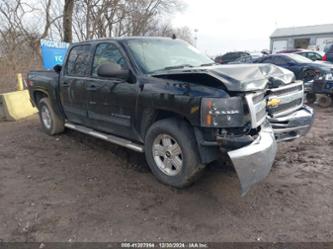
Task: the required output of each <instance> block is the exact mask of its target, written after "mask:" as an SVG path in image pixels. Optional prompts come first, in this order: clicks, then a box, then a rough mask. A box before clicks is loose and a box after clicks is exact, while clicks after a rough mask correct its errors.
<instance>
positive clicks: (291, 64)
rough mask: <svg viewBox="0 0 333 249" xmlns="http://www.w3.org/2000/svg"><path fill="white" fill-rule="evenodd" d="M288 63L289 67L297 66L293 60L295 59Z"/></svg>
mask: <svg viewBox="0 0 333 249" xmlns="http://www.w3.org/2000/svg"><path fill="white" fill-rule="evenodd" d="M287 65H288V66H289V67H293V66H296V63H295V62H293V61H289V62H288V63H287Z"/></svg>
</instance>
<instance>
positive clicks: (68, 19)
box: [63, 0, 74, 42]
mask: <svg viewBox="0 0 333 249" xmlns="http://www.w3.org/2000/svg"><path fill="white" fill-rule="evenodd" d="M73 10H74V0H65V5H64V17H63V29H64V41H65V42H72V41H73V31H72V26H73Z"/></svg>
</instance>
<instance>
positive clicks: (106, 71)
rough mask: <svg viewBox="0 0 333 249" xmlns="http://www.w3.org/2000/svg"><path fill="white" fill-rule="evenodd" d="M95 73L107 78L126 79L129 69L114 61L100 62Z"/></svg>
mask: <svg viewBox="0 0 333 249" xmlns="http://www.w3.org/2000/svg"><path fill="white" fill-rule="evenodd" d="M97 75H98V76H100V77H107V78H120V79H124V80H127V79H128V78H129V75H130V73H129V70H124V69H122V68H121V66H119V65H118V64H115V63H112V62H111V63H106V64H102V65H100V66H99V67H98V68H97Z"/></svg>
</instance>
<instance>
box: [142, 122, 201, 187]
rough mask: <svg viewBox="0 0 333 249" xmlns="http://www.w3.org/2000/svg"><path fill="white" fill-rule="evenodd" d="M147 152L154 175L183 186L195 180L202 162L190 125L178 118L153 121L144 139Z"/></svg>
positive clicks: (177, 185) (172, 184) (166, 182)
mask: <svg viewBox="0 0 333 249" xmlns="http://www.w3.org/2000/svg"><path fill="white" fill-rule="evenodd" d="M145 153H146V160H147V162H148V165H149V167H150V169H151V171H152V172H153V174H154V175H155V176H156V177H157V178H158V179H159V180H160V181H161V182H163V183H165V184H168V185H171V186H174V187H178V188H182V187H186V186H188V185H190V184H191V183H192V182H194V181H195V180H196V179H197V178H198V176H199V175H200V173H201V172H202V170H203V169H204V167H205V165H203V164H201V162H200V159H199V156H198V150H197V144H196V140H195V137H194V134H193V131H192V129H191V127H190V126H189V125H188V124H187V123H186V122H184V121H182V120H178V119H165V120H161V121H158V122H156V123H155V124H153V125H152V126H151V127H150V129H149V130H148V132H147V135H146V139H145Z"/></svg>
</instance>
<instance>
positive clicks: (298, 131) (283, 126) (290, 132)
mask: <svg viewBox="0 0 333 249" xmlns="http://www.w3.org/2000/svg"><path fill="white" fill-rule="evenodd" d="M313 120H314V111H313V109H312V108H311V107H308V106H304V107H303V108H301V109H300V110H298V111H296V112H293V113H292V114H290V115H287V116H283V117H279V118H268V121H269V122H270V123H271V125H272V128H273V130H274V134H275V138H276V140H277V142H282V141H291V140H294V139H296V138H299V137H301V136H304V135H306V134H307V133H308V131H309V130H310V128H311V126H312V123H313Z"/></svg>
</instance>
